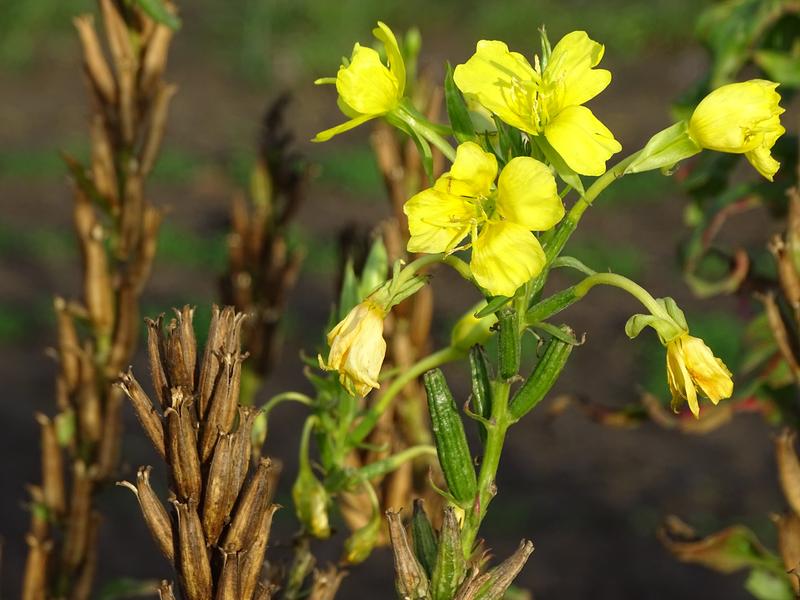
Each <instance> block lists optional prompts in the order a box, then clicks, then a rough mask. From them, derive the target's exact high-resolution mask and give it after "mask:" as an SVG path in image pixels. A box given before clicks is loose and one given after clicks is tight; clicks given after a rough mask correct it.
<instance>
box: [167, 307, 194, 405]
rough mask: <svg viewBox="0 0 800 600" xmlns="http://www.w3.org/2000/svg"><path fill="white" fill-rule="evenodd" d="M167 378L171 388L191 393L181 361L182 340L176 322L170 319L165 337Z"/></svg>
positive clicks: (184, 366) (188, 377) (184, 364)
mask: <svg viewBox="0 0 800 600" xmlns="http://www.w3.org/2000/svg"><path fill="white" fill-rule="evenodd" d="M166 351H167V352H166V363H167V376H168V377H169V383H170V385H171V386H172V387H173V388H181V389H183V390H185V391H186V393H191V389H190V387H191V385H192V384H191V383H190V381H189V380H190V376H189V372H188V371H187V369H186V363H185V361H184V360H183V348H182V340H181V334H180V329H179V325H178V322H177V321H176V320H175V319H172V320H171V321H170V322H169V325H167V335H166Z"/></svg>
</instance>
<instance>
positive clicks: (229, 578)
mask: <svg viewBox="0 0 800 600" xmlns="http://www.w3.org/2000/svg"><path fill="white" fill-rule="evenodd" d="M220 552H222V572H221V573H220V576H219V581H218V582H217V595H216V600H242V598H249V596H242V595H241V594H240V592H239V561H240V554H239V552H238V551H233V552H231V551H229V550H226V549H222V550H220Z"/></svg>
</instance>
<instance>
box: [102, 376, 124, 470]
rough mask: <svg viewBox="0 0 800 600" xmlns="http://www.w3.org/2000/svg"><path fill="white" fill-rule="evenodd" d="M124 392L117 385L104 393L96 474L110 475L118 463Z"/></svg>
mask: <svg viewBox="0 0 800 600" xmlns="http://www.w3.org/2000/svg"><path fill="white" fill-rule="evenodd" d="M124 395H125V393H124V392H123V391H122V388H120V387H119V386H114V387H111V388H110V389H109V390H108V393H107V394H106V411H105V414H104V415H103V437H102V438H101V439H100V445H99V446H98V449H97V468H98V473H97V476H98V478H99V479H101V480H102V479H108V478H110V477H112V476H113V475H114V473H115V470H116V469H117V466H118V464H119V452H120V445H121V443H122V416H121V414H122V404H123V396H124Z"/></svg>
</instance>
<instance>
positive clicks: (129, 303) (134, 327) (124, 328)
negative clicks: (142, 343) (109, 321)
mask: <svg viewBox="0 0 800 600" xmlns="http://www.w3.org/2000/svg"><path fill="white" fill-rule="evenodd" d="M117 304H118V307H119V309H118V311H117V315H118V319H117V324H116V327H115V329H114V341H113V342H112V344H111V353H110V355H109V358H108V364H107V368H106V373H107V374H108V376H109V377H116V375H117V373H119V372H120V371H121V370H122V369H123V368H125V364H126V363H127V362H128V361H129V360H130V357H131V356H132V355H133V350H134V348H135V347H136V342H137V341H138V337H139V299H138V297H137V295H136V290H134V288H133V285H132V284H131V283H129V282H124V283H123V284H122V285H121V286H120V289H119V293H118V294H117Z"/></svg>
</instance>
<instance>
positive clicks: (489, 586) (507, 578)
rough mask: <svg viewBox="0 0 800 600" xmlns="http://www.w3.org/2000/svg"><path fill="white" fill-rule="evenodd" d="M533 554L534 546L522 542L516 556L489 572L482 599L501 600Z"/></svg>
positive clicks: (527, 542) (513, 555) (515, 553)
mask: <svg viewBox="0 0 800 600" xmlns="http://www.w3.org/2000/svg"><path fill="white" fill-rule="evenodd" d="M531 552H533V544H532V543H531V542H529V541H528V540H522V541H521V542H520V544H519V548H517V551H516V552H514V554H512V555H511V556H510V557H508V558H507V559H506V560H504V561H503V562H502V563H500V564H499V565H497V566H496V567H495V568H494V569H492V570H491V571H489V573H488V575H489V577H488V580H487V583H486V584H484V586H482V587H483V589H482V590H481V596H480V597H481V598H482V599H483V598H485V599H486V600H501V599H502V598H503V597H504V596H505V593H506V591H507V590H508V588H509V586H510V585H511V583H512V582H513V581H514V579H515V578H516V577H517V575H519V572H520V571H521V570H522V567H524V566H525V563H526V562H528V557H529V556H530V555H531Z"/></svg>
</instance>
